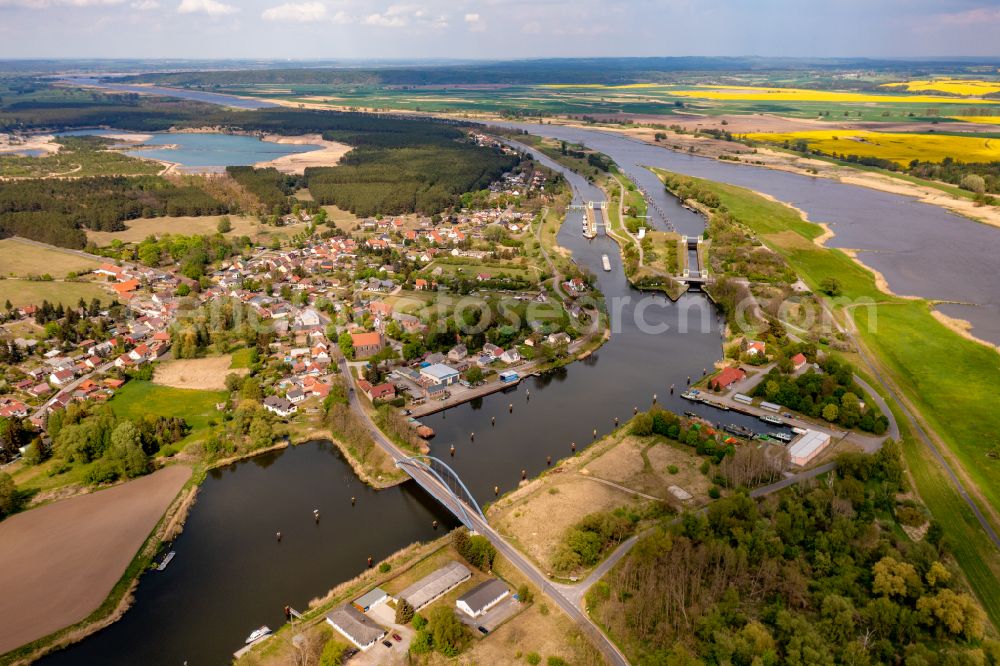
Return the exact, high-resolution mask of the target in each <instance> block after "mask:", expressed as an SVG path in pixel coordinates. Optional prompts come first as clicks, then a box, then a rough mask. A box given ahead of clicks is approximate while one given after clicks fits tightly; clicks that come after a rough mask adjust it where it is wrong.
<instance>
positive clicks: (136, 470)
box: [25, 403, 190, 484]
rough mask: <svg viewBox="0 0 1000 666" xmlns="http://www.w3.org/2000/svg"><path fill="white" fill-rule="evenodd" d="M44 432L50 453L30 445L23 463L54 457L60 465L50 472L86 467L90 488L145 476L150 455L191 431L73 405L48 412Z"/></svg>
mask: <svg viewBox="0 0 1000 666" xmlns="http://www.w3.org/2000/svg"><path fill="white" fill-rule="evenodd" d="M47 429H48V433H49V435H50V436H51V438H52V442H53V444H52V448H51V450H50V449H48V448H46V445H45V444H43V443H42V440H35V441H34V442H33V443H32V444H31V446H30V447H29V450H28V452H27V453H26V454H25V460H26V462H27V463H28V464H38V463H40V462H42V461H44V460H46V459H47V458H49V457H50V456H54V457H56V458H57V459H59V460H60V461H61V464H60V465H59V466H58V467H56V468H55V469H61V470H65V469H68V468H69V467H70V466H73V465H87V468H86V471H85V473H84V479H85V480H86V481H87V482H88V483H92V484H101V483H110V482H112V481H115V480H117V479H120V478H127V479H130V478H134V477H136V476H140V475H142V474H145V473H146V472H148V471H149V456H151V455H153V454H155V453H156V452H157V451H159V450H160V449H161V448H162V447H164V446H167V445H169V444H172V443H174V442H177V441H179V440H180V439H182V438H183V437H184V436H185V435H186V434H187V433H188V431H189V430H190V428H189V427H188V425H187V423H185V422H184V420H183V419H179V418H170V417H163V416H153V415H147V416H145V417H144V418H142V419H122V418H118V417H116V416H115V414H114V412H113V411H112V410H111V407H110V406H109V405H97V404H94V403H72V404H70V405H69V406H68V407H67V408H66V409H65V410H56V411H54V412H52V413H51V414H49V417H48V424H47Z"/></svg>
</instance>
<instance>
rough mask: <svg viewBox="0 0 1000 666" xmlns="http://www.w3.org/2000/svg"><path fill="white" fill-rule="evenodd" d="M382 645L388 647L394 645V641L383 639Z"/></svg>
mask: <svg viewBox="0 0 1000 666" xmlns="http://www.w3.org/2000/svg"><path fill="white" fill-rule="evenodd" d="M382 645H384V646H386V647H387V648H391V647H392V643H390V642H389V641H382Z"/></svg>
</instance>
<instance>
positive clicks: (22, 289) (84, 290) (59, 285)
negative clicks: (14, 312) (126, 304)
mask: <svg viewBox="0 0 1000 666" xmlns="http://www.w3.org/2000/svg"><path fill="white" fill-rule="evenodd" d="M81 298H82V299H83V300H85V301H87V302H88V303H89V302H90V301H91V300H92V299H94V298H96V299H98V300H100V301H101V302H102V303H111V302H113V301H114V300H115V297H114V296H113V295H112V294H111V293H110V292H108V291H107V290H105V289H104V288H103V287H101V286H99V285H97V284H95V283H93V282H62V281H40V280H11V279H5V280H0V304H2V303H4V302H6V301H8V300H9V301H10V303H11V305H13V306H14V307H15V308H20V307H24V306H25V305H39V304H41V303H42V301H48V302H49V303H62V304H63V305H64V306H75V305H76V304H77V303H79V301H80V299H81Z"/></svg>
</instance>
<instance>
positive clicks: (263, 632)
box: [246, 624, 271, 645]
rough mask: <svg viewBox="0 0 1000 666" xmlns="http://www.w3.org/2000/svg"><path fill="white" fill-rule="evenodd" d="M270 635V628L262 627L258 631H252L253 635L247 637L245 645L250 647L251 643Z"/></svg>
mask: <svg viewBox="0 0 1000 666" xmlns="http://www.w3.org/2000/svg"><path fill="white" fill-rule="evenodd" d="M270 635H271V628H270V627H268V626H267V625H266V624H265V625H264V626H263V627H260V628H259V629H254V631H253V633H252V634H250V635H249V636H247V640H246V643H247V645H250V644H251V643H254V642H256V641H259V640H260V639H262V638H264V637H265V636H270Z"/></svg>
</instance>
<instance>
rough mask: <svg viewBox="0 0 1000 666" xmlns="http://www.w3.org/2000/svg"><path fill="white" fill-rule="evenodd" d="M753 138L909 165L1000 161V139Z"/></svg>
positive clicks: (815, 134)
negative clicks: (952, 161)
mask: <svg viewBox="0 0 1000 666" xmlns="http://www.w3.org/2000/svg"><path fill="white" fill-rule="evenodd" d="M742 136H743V137H744V138H746V139H749V140H751V141H761V142H765V143H774V144H779V145H785V146H786V147H787V146H791V145H794V144H796V143H797V142H800V141H805V142H806V143H807V144H808V145H809V148H810V149H813V150H818V151H820V152H822V153H824V154H826V155H833V156H839V155H843V156H847V155H857V156H858V157H877V158H879V159H884V160H891V161H893V162H895V163H897V164H899V165H900V166H907V165H909V163H910V162H911V161H913V160H919V161H921V162H941V161H942V160H944V159H945V158H946V157H950V158H952V159H954V160H956V161H960V162H994V161H997V160H1000V138H998V137H996V136H981V135H978V136H967V135H950V134H910V133H903V132H899V133H897V132H871V131H866V130H817V131H810V132H787V133H775V134H768V133H754V134H744V135H742Z"/></svg>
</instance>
